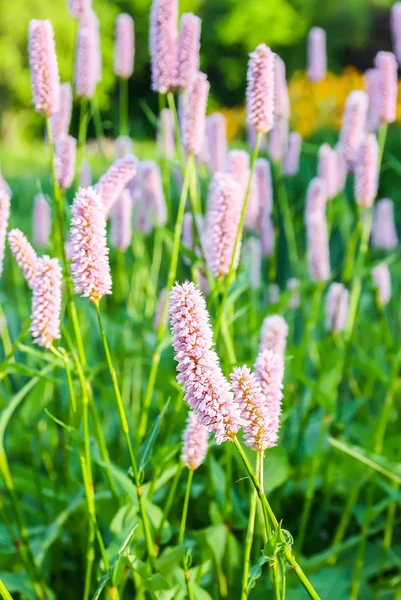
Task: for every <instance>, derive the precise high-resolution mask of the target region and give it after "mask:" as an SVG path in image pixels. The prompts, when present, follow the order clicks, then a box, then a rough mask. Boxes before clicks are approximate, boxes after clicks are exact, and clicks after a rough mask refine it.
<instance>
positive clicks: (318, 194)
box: [305, 177, 327, 221]
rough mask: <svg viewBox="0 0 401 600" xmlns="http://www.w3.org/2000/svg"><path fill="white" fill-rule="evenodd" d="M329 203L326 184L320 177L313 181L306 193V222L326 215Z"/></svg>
mask: <svg viewBox="0 0 401 600" xmlns="http://www.w3.org/2000/svg"><path fill="white" fill-rule="evenodd" d="M326 202H327V188H326V182H325V181H324V180H323V179H321V178H320V177H315V178H314V179H312V180H311V181H310V183H309V185H308V189H307V192H306V206H305V221H307V220H308V219H310V218H311V217H314V216H316V215H321V214H324V213H325V210H326Z"/></svg>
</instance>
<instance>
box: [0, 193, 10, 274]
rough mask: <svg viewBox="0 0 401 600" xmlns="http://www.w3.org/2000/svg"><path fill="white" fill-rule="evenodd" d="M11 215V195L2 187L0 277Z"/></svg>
mask: <svg viewBox="0 0 401 600" xmlns="http://www.w3.org/2000/svg"><path fill="white" fill-rule="evenodd" d="M9 217H10V196H9V195H8V194H7V193H6V192H5V191H4V190H1V189H0V277H1V274H2V273H3V263H4V250H5V246H6V235H7V227H8V219H9Z"/></svg>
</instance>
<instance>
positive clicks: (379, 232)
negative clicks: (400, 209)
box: [372, 198, 398, 250]
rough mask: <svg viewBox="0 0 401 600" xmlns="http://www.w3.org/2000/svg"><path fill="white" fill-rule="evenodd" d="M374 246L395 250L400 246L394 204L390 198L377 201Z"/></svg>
mask: <svg viewBox="0 0 401 600" xmlns="http://www.w3.org/2000/svg"><path fill="white" fill-rule="evenodd" d="M372 246H373V248H380V249H381V250H395V249H396V248H397V246H398V234H397V229H396V226H395V221H394V204H393V201H392V200H389V199H388V198H382V200H378V202H377V203H376V206H375V212H374V217H373V227H372Z"/></svg>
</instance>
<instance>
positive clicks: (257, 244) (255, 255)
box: [241, 237, 262, 290]
mask: <svg viewBox="0 0 401 600" xmlns="http://www.w3.org/2000/svg"><path fill="white" fill-rule="evenodd" d="M241 262H242V263H243V265H244V268H245V269H246V271H247V276H248V280H249V287H250V289H251V290H258V289H259V288H260V285H261V270H262V244H261V241H260V240H259V239H258V238H255V237H249V238H248V239H247V240H246V241H245V242H244V244H243V246H242V259H241Z"/></svg>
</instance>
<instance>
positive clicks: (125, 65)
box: [114, 13, 135, 79]
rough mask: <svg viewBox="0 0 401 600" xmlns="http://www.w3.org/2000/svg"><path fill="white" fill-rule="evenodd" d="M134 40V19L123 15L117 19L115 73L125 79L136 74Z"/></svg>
mask: <svg viewBox="0 0 401 600" xmlns="http://www.w3.org/2000/svg"><path fill="white" fill-rule="evenodd" d="M134 39H135V34H134V20H133V18H132V17H131V16H130V15H127V14H126V13H121V14H120V15H118V17H117V19H116V39H115V47H114V72H115V74H116V75H118V77H121V78H123V79H129V78H130V77H131V75H132V73H133V72H134V53H135V41H134Z"/></svg>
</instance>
